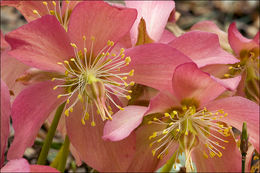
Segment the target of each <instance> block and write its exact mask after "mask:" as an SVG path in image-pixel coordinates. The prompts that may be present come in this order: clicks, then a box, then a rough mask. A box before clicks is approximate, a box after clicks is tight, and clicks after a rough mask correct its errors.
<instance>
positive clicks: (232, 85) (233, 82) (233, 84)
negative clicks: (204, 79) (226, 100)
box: [211, 76, 241, 90]
mask: <svg viewBox="0 0 260 173" xmlns="http://www.w3.org/2000/svg"><path fill="white" fill-rule="evenodd" d="M211 78H213V79H215V80H216V81H217V82H218V83H220V84H221V85H223V86H224V87H225V88H227V89H229V90H235V89H236V88H237V86H238V84H239V82H240V80H241V76H237V77H234V78H227V79H219V78H215V77H214V76H211Z"/></svg>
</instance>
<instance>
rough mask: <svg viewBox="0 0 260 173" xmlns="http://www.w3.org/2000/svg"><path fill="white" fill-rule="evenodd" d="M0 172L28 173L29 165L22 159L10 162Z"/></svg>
mask: <svg viewBox="0 0 260 173" xmlns="http://www.w3.org/2000/svg"><path fill="white" fill-rule="evenodd" d="M1 172H11V173H13V172H30V165H29V163H28V161H27V160H25V159H23V158H21V159H15V160H10V161H9V162H7V164H6V165H5V166H4V167H3V168H2V169H1Z"/></svg>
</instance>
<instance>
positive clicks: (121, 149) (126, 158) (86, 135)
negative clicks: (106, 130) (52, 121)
mask: <svg viewBox="0 0 260 173" xmlns="http://www.w3.org/2000/svg"><path fill="white" fill-rule="evenodd" d="M94 112H96V110H94ZM82 117H83V114H82V105H81V104H77V105H76V106H75V107H74V111H73V112H72V113H71V114H70V116H69V117H68V118H66V125H67V132H68V136H69V138H70V141H71V143H72V144H73V146H74V147H75V148H76V149H77V151H78V153H79V155H80V158H81V159H82V161H84V162H85V163H86V164H87V165H89V166H90V167H92V168H94V169H95V170H97V171H99V172H125V171H126V169H127V167H128V166H129V164H130V161H131V160H132V159H133V154H134V152H135V135H134V134H131V135H130V136H129V137H128V138H126V139H124V140H122V141H119V142H110V141H104V140H103V139H102V135H103V127H104V124H105V122H103V121H102V120H101V118H100V115H98V114H96V115H95V117H94V118H95V123H96V126H95V127H92V126H91V125H90V121H86V124H85V125H83V124H82V123H81V119H82Z"/></svg>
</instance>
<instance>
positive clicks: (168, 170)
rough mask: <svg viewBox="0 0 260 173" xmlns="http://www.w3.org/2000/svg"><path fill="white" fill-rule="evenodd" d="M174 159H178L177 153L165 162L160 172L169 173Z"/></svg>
mask: <svg viewBox="0 0 260 173" xmlns="http://www.w3.org/2000/svg"><path fill="white" fill-rule="evenodd" d="M176 157H178V155H177V152H175V153H174V154H173V155H172V157H171V158H170V159H169V160H168V161H167V162H166V164H165V165H164V166H163V167H162V169H161V171H160V172H171V170H172V167H173V165H174V164H175V161H176Z"/></svg>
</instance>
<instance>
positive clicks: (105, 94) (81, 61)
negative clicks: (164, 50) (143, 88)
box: [52, 36, 134, 126]
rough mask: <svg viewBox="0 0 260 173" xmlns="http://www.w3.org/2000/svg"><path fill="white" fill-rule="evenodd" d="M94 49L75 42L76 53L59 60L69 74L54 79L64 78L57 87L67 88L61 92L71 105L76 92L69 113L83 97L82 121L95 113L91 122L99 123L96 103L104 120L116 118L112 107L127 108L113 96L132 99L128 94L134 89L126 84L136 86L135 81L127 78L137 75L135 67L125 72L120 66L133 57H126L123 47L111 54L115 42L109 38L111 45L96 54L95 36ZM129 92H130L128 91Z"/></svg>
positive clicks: (93, 123) (123, 65)
mask: <svg viewBox="0 0 260 173" xmlns="http://www.w3.org/2000/svg"><path fill="white" fill-rule="evenodd" d="M91 40H92V43H91V50H90V52H88V51H87V49H86V48H85V46H84V50H83V52H82V51H81V50H79V49H78V47H77V46H76V45H75V44H74V43H71V46H72V47H73V48H74V52H75V57H73V58H71V59H70V60H69V61H67V60H65V61H64V63H61V62H58V64H59V65H61V66H63V67H64V69H65V74H64V75H63V77H61V78H53V79H52V80H60V81H63V82H64V84H62V85H57V86H55V87H54V88H53V89H54V90H55V89H57V88H64V89H65V93H64V94H60V95H58V98H60V97H67V105H68V104H69V103H70V100H71V99H72V98H75V97H73V96H76V98H75V99H73V100H75V101H74V102H73V103H72V104H71V105H70V106H67V108H66V110H65V115H66V116H69V113H70V112H72V111H73V107H74V106H75V105H76V104H77V103H78V102H79V101H80V102H82V103H83V110H84V111H83V112H84V114H83V116H82V120H81V121H82V124H83V125H85V121H86V120H88V119H89V117H90V115H91V116H92V122H91V125H92V126H95V121H94V107H95V108H96V110H97V113H98V114H100V116H101V118H102V120H103V121H104V120H107V119H110V120H111V119H112V114H113V112H112V107H111V106H115V107H117V108H118V109H121V110H123V108H122V107H120V106H119V105H118V104H117V103H116V102H115V101H114V99H113V97H115V96H116V97H125V98H126V99H128V100H129V99H131V96H130V95H128V94H129V93H131V92H132V91H131V90H127V89H126V88H127V87H128V86H129V85H130V86H133V85H134V82H133V81H132V82H130V83H127V82H126V81H125V80H126V79H127V76H133V74H134V70H131V71H130V72H129V73H122V72H120V69H121V68H123V67H125V66H127V65H128V64H129V63H130V61H131V58H130V57H126V58H125V54H124V49H123V48H122V49H121V51H120V53H119V54H117V55H116V54H114V53H113V54H110V53H109V52H110V49H111V48H112V47H113V45H114V42H113V41H108V42H107V45H106V46H105V47H104V48H103V49H102V50H101V51H100V52H99V53H98V54H97V56H96V57H93V46H94V41H95V38H94V37H91ZM83 41H84V45H86V37H85V36H83ZM126 93H128V94H126Z"/></svg>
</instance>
